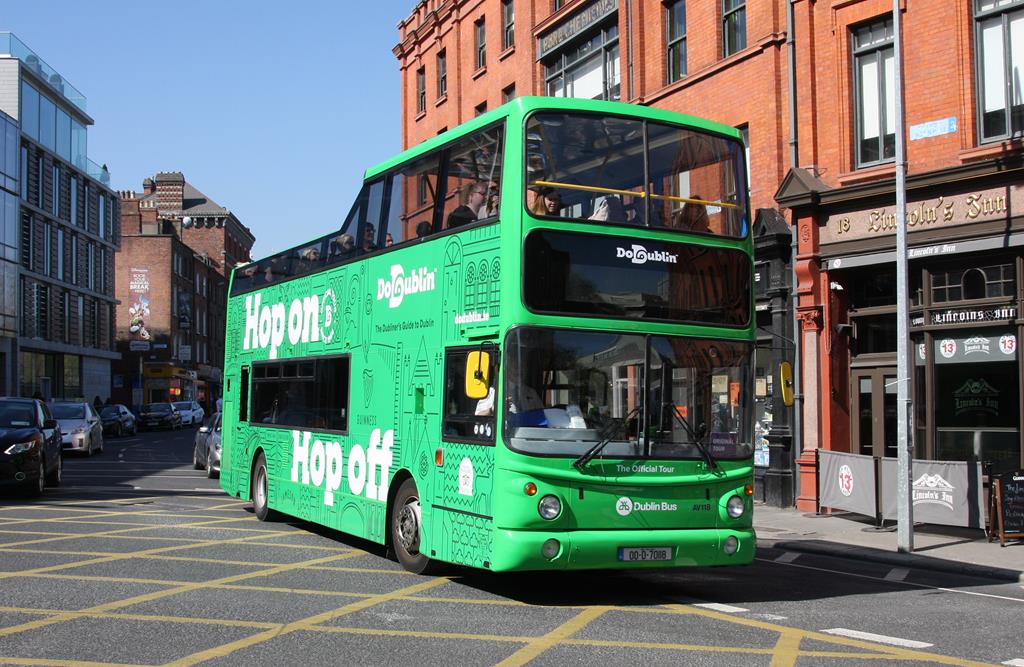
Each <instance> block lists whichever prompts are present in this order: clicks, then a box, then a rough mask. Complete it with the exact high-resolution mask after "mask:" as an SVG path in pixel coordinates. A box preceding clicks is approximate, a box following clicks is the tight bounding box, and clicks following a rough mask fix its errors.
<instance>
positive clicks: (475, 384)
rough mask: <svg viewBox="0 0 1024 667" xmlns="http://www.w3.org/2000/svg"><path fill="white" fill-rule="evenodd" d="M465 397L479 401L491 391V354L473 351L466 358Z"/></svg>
mask: <svg viewBox="0 0 1024 667" xmlns="http://www.w3.org/2000/svg"><path fill="white" fill-rule="evenodd" d="M465 376H466V397H467V398H475V399H481V398H484V397H485V396H487V393H488V392H489V391H490V389H491V354H490V352H482V351H480V350H473V351H472V352H470V353H469V355H468V356H467V357H466V373H465Z"/></svg>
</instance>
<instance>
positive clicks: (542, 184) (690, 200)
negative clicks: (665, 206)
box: [530, 181, 739, 208]
mask: <svg viewBox="0 0 1024 667" xmlns="http://www.w3.org/2000/svg"><path fill="white" fill-rule="evenodd" d="M537 186H539V187H549V188H564V189H566V190H582V191H583V192H600V193H602V194H610V195H626V196H629V197H646V196H647V193H645V192H637V191H635V190H618V189H616V188H602V187H599V186H596V185H578V184H576V183H560V182H558V181H531V182H530V187H537ZM651 199H661V200H664V201H674V202H683V203H686V204H703V205H704V206H718V207H721V208H739V205H738V204H730V203H728V202H722V201H708V200H706V199H693V198H691V197H676V196H673V195H655V194H652V195H651Z"/></svg>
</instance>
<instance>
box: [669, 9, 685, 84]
mask: <svg viewBox="0 0 1024 667" xmlns="http://www.w3.org/2000/svg"><path fill="white" fill-rule="evenodd" d="M665 24H666V27H667V33H666V37H665V40H666V49H665V50H666V52H667V53H668V69H667V70H666V71H667V72H668V83H672V82H673V81H678V80H679V79H682V78H683V77H684V76H686V0H674V1H673V2H669V3H667V4H666V5H665Z"/></svg>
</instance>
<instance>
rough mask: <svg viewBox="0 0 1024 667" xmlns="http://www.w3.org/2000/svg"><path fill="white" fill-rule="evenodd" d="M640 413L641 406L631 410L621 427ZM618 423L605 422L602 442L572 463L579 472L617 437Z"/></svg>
mask: <svg viewBox="0 0 1024 667" xmlns="http://www.w3.org/2000/svg"><path fill="white" fill-rule="evenodd" d="M638 412H640V408H639V406H638V407H635V408H633V409H632V410H630V411H629V412H628V413H627V414H626V416H625V417H623V418H622V420H621V425H623V426H624V425H625V424H626V423H627V422H628V421H629V420H630V419H631V418H632V417H634V416H635V415H636V414H637V413H638ZM618 422H619V420H616V419H615V418H614V417H612V418H610V419H609V420H608V421H607V422H605V424H604V428H602V429H601V440H599V441H598V443H597V444H596V445H594V446H593V447H591V448H590V449H588V450H587V451H586V452H584V453H583V455H582V456H580V457H579V458H578V459H576V460H575V461H573V462H572V464H573V465H574V466H575V467H576V469H577V470H583V467H584V466H586V465H587V464H588V463H590V460H591V459H593V458H594V457H595V456H597V455H598V454H600V453H601V450H602V449H604V448H605V447H606V446H607V445H608V443H609V442H611V441H612V438H613V437H614V436H615V432H616V431H617V430H618V428H617V427H618V426H620V423H618Z"/></svg>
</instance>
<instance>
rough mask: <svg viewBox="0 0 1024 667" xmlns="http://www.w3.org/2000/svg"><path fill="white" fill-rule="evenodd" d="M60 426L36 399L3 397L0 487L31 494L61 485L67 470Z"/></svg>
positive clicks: (0, 439)
mask: <svg viewBox="0 0 1024 667" xmlns="http://www.w3.org/2000/svg"><path fill="white" fill-rule="evenodd" d="M60 440H61V434H60V425H59V424H58V423H57V420H55V419H54V418H53V415H52V414H51V413H50V409H49V407H47V405H46V404H45V403H43V402H42V401H40V400H37V399H34V398H0V487H9V486H12V485H13V486H16V487H20V488H21V489H22V490H23V491H24V492H25V493H26V494H28V495H30V496H38V495H41V494H42V493H43V488H44V487H46V486H47V485H49V486H57V485H58V484H60V481H61V476H62V475H63V470H64V456H63V452H62V451H61V443H60Z"/></svg>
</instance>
